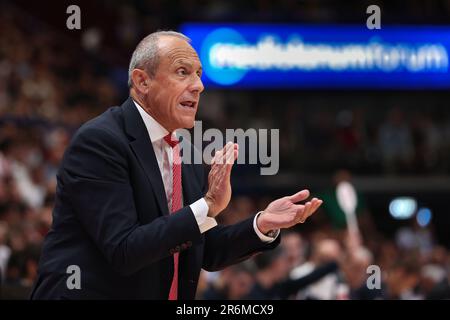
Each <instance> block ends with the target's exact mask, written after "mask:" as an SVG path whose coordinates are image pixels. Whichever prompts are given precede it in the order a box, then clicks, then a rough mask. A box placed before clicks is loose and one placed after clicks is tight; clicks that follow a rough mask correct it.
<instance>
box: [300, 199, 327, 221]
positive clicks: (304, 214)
mask: <svg viewBox="0 0 450 320" xmlns="http://www.w3.org/2000/svg"><path fill="white" fill-rule="evenodd" d="M322 203H323V201H322V200H320V199H317V198H313V199H312V200H311V201H308V202H307V203H305V205H304V206H301V208H300V209H299V210H298V212H297V216H296V222H297V223H304V222H305V221H306V219H308V218H309V217H310V216H311V215H312V214H313V213H314V212H316V211H317V209H318V208H319V207H320V205H321V204H322Z"/></svg>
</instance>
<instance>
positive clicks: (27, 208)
mask: <svg viewBox="0 0 450 320" xmlns="http://www.w3.org/2000/svg"><path fill="white" fill-rule="evenodd" d="M99 2H100V3H102V4H103V5H104V6H109V5H108V4H107V3H106V2H102V1H99ZM284 2H285V4H286V6H282V8H290V7H289V6H294V7H295V6H296V4H295V3H303V2H302V1H300V2H295V1H284ZM121 3H122V4H123V6H124V7H123V8H125V9H123V8H122V7H120V6H119V7H118V8H122V9H123V10H122V9H120V10H118V11H117V12H116V14H117V15H119V16H120V17H121V18H120V19H119V20H118V23H117V25H118V26H121V29H120V30H121V32H117V33H116V37H117V41H118V42H117V43H119V44H121V47H122V48H127V49H124V51H126V50H129V51H127V52H126V55H125V56H126V57H128V56H129V53H130V52H131V50H132V49H131V48H132V46H133V45H135V44H136V42H137V41H138V40H139V39H138V38H136V35H137V34H140V33H142V32H147V31H148V32H150V31H153V30H154V28H156V27H155V26H159V25H168V26H171V27H176V25H173V24H175V23H177V22H178V21H179V20H180V19H181V18H180V15H177V14H173V15H172V16H171V15H168V16H171V17H173V19H174V20H173V21H166V22H165V21H161V19H164V18H163V17H164V16H165V15H163V14H161V15H158V14H157V13H158V10H160V11H161V12H164V10H166V9H165V5H163V4H162V3H163V2H162V1H156V2H155V3H159V5H154V6H152V7H151V8H150V7H148V6H147V5H146V2H144V1H135V3H136V5H138V7H137V8H139V5H140V6H141V7H144V8H147V9H148V10H149V12H150V13H152V15H150V16H151V17H155V18H154V19H150V18H148V19H143V20H142V21H143V22H142V24H137V21H141V20H140V19H137V18H136V17H137V15H138V13H137V10H136V9H132V7H131V6H127V5H126V4H125V1H122V2H121ZM189 3H191V1H180V6H181V7H179V8H178V10H182V11H179V12H183V14H186V15H187V16H190V17H191V18H190V19H191V20H194V19H199V20H202V19H203V20H205V19H206V20H207V19H209V20H212V21H215V19H216V20H220V19H225V18H227V14H231V13H233V12H236V10H235V9H236V8H234V7H233V6H234V5H231V2H228V1H216V2H214V5H208V6H207V8H206V7H202V8H203V9H204V10H193V9H192V8H196V6H194V5H192V6H189V5H188V4H189ZM240 3H241V5H242V6H244V7H247V6H248V4H247V2H245V5H244V2H240ZM255 3H256V4H257V6H256V7H257V8H258V10H255V11H254V12H255V19H262V21H264V15H265V14H268V12H270V13H271V16H272V17H273V15H272V14H273V11H272V9H273V8H274V7H273V3H272V2H270V1H262V0H261V1H255ZM305 3H306V7H307V8H308V9H307V11H306V13H305V11H302V10H299V9H298V10H288V12H289V14H290V15H286V14H287V13H286V12H284V11H283V10H280V11H279V12H275V14H277V15H278V16H279V17H280V19H281V17H283V19H285V18H286V19H288V20H289V17H291V18H290V19H297V18H298V17H297V16H296V15H295V14H298V15H300V16H301V15H304V16H305V17H310V18H311V19H312V17H319V16H321V15H331V14H333V13H335V12H336V11H334V10H335V9H333V8H334V7H333V6H332V7H333V8H331V7H330V8H331V9H330V10H318V7H317V6H318V2H317V1H306V2H305ZM439 3H440V4H441V5H440V6H438V7H439V8H444V9H445V10H449V7H450V6H449V3H448V1H447V2H446V1H441V2H439ZM0 6H1V10H0V275H1V276H0V280H1V282H0V284H1V286H0V290H1V291H0V297H1V298H18V299H22V298H27V296H28V294H29V291H30V287H31V285H32V283H33V281H34V280H35V277H36V270H37V264H38V260H39V254H40V248H41V245H42V241H43V239H44V237H45V235H46V233H47V231H48V230H49V228H50V226H51V221H52V209H53V206H54V193H55V184H56V172H57V169H58V165H59V163H60V161H61V159H62V156H63V153H64V150H65V148H66V147H67V145H68V143H69V142H70V138H71V136H72V134H73V133H74V131H75V130H76V129H77V128H78V127H79V126H80V125H81V124H82V123H83V122H85V121H86V120H88V119H90V118H92V117H94V116H95V115H97V114H99V113H101V112H102V111H104V110H105V109H106V108H107V107H109V106H112V105H117V104H119V103H121V101H122V100H123V99H124V98H125V97H126V92H127V91H126V89H127V88H126V85H125V83H126V70H127V65H126V63H127V62H125V65H121V64H117V63H114V61H110V60H109V59H105V58H104V57H103V55H102V54H100V52H99V50H91V49H92V48H95V47H96V43H97V42H96V40H95V39H97V40H98V34H97V36H96V34H95V33H91V34H88V35H87V37H86V38H84V42H83V47H84V49H81V48H80V46H79V45H77V44H76V43H74V42H73V40H70V39H67V38H66V37H64V36H62V35H61V34H60V33H58V32H55V30H54V29H53V28H51V27H49V26H47V25H45V24H43V23H42V21H40V20H39V19H37V20H36V19H33V18H32V17H31V18H30V16H26V15H21V14H19V13H18V11H17V7H8V5H7V4H1V5H0ZM417 6H419V5H417ZM250 7H251V6H250ZM250 7H249V8H250ZM197 8H198V7H197ZM301 8H303V7H301ZM327 8H328V7H327ZM110 10H112V9H111V8H110ZM336 10H338V9H336ZM445 10H444V12H445ZM139 12H145V10H143V11H139ZM155 12H156V13H155ZM252 12H253V10H252ZM439 12H441V11H439ZM447 12H448V11H447ZM439 14H440V13H439ZM177 19H178V20H177ZM318 19H319V18H318ZM288 20H286V21H288ZM137 29H139V30H137ZM122 44H123V46H122ZM127 44H128V46H127ZM97 49H98V48H97ZM119 51H120V50H119ZM113 60H114V59H113ZM123 60H125V61H126V60H127V59H122V62H123ZM124 79H125V80H124ZM368 95H372V97H373V99H370V100H373V101H367V100H368V99H367V98H366V99H363V98H362V97H363V94H360V95H359V98H357V99H355V98H354V96H353V95H351V94H348V95H345V94H344V95H342V94H336V93H329V96H323V95H322V94H318V93H317V92H315V93H304V94H303V93H299V92H289V94H286V92H251V91H237V92H233V93H232V94H230V92H225V91H220V90H215V91H212V90H211V91H208V90H207V92H205V93H204V96H203V97H202V102H201V105H200V110H199V119H201V120H203V121H204V123H205V124H204V128H208V127H214V128H219V129H225V128H244V129H246V128H256V129H258V128H280V157H281V159H280V163H281V171H284V172H304V171H307V172H308V173H313V174H316V175H322V176H328V175H329V174H331V173H333V172H334V171H335V170H336V169H337V168H339V167H344V168H347V169H349V170H350V171H351V172H353V173H357V174H374V175H380V174H382V175H388V174H391V175H401V174H444V175H445V174H447V175H448V174H449V173H450V161H449V157H450V116H449V111H447V110H446V106H445V102H443V101H442V99H441V96H438V98H434V96H433V95H427V94H424V95H425V96H426V98H425V101H420V100H418V99H416V97H414V96H412V97H407V96H405V93H398V94H397V95H396V94H394V93H393V94H390V95H389V98H388V99H383V98H382V97H378V93H368ZM279 106H281V107H279ZM424 106H425V107H426V108H424ZM240 172H241V171H240ZM244 173H245V172H244ZM270 200H271V198H270V197H269V196H267V195H265V194H261V195H259V196H251V197H250V196H248V195H247V196H246V195H239V194H236V197H234V198H233V201H232V202H231V203H230V205H229V207H228V208H227V210H226V212H224V213H223V214H222V215H221V217H222V220H223V221H222V222H223V223H225V224H227V223H233V222H236V221H239V220H241V219H243V218H245V217H247V216H248V215H249V214H251V213H255V212H257V210H258V209H262V208H264V207H265V206H266V205H267V203H268V202H269V201H270ZM366 211H367V212H365V213H363V214H361V216H360V222H361V224H362V233H361V237H357V236H354V235H353V236H349V235H348V234H347V233H346V231H345V226H344V227H343V226H342V224H340V223H338V222H337V220H336V219H338V218H336V217H337V216H339V214H338V215H337V216H336V215H334V214H333V209H332V208H327V207H324V208H323V209H322V210H321V211H320V212H318V213H317V214H316V216H315V217H313V219H312V220H311V221H308V223H307V224H305V226H302V227H300V228H296V229H293V230H290V231H289V232H287V233H285V234H283V237H282V245H281V247H280V248H279V249H277V250H275V251H273V252H270V253H264V254H262V255H258V256H255V257H254V258H253V259H251V260H250V261H248V262H245V263H243V264H240V265H236V266H233V267H230V268H228V269H226V270H224V271H221V272H218V273H206V272H204V273H202V281H201V283H200V287H199V298H202V299H217V298H221V299H222V298H223V299H243V298H248V299H261V298H264V299H377V298H380V299H425V298H447V299H448V298H450V295H449V285H448V279H449V271H450V255H449V252H448V250H446V249H445V248H444V247H442V246H440V245H439V244H437V243H436V241H435V239H434V238H433V232H432V230H431V229H423V228H419V227H418V226H417V225H414V224H412V225H411V226H408V227H407V228H405V229H403V230H399V231H398V234H397V236H396V237H394V238H388V237H385V236H384V235H382V234H380V233H379V232H378V231H377V230H376V227H375V226H374V224H373V223H371V213H370V210H369V208H367V210H366ZM340 214H342V213H340ZM341 218H342V216H341ZM369 265H377V266H379V268H380V270H381V278H380V279H381V280H380V281H381V283H380V286H379V289H376V288H375V289H374V290H369V289H368V288H367V285H366V281H367V278H368V276H369V275H370V274H368V273H367V267H368V266H369ZM375 282H376V281H375Z"/></svg>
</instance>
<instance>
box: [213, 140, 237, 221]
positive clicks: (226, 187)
mask: <svg viewBox="0 0 450 320" xmlns="http://www.w3.org/2000/svg"><path fill="white" fill-rule="evenodd" d="M238 154H239V145H238V144H237V143H232V142H228V143H227V144H226V145H225V146H224V147H223V149H221V150H219V151H217V152H216V154H215V155H214V158H213V159H212V161H211V170H210V172H209V175H208V192H207V193H206V195H205V200H206V203H207V204H208V207H209V211H208V216H209V217H213V218H214V217H215V216H217V215H218V214H219V213H220V212H221V211H222V210H223V209H225V208H226V207H227V206H228V203H229V202H230V200H231V182H230V177H231V168H232V167H233V163H234V161H235V160H236V159H237V157H238Z"/></svg>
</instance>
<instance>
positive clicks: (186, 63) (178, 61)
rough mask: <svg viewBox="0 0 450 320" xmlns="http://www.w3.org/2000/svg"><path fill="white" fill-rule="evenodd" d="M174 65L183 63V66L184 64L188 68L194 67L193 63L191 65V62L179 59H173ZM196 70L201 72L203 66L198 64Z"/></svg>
mask: <svg viewBox="0 0 450 320" xmlns="http://www.w3.org/2000/svg"><path fill="white" fill-rule="evenodd" d="M175 65H183V66H185V67H189V68H190V69H193V68H194V67H193V65H192V64H191V63H189V62H186V61H184V60H181V59H180V60H177V61H175ZM198 70H199V71H202V72H203V67H202V66H201V65H200V67H199V68H198Z"/></svg>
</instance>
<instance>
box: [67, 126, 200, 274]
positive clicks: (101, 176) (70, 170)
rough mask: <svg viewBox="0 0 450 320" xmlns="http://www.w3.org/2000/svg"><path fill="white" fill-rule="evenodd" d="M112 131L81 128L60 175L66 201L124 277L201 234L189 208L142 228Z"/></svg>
mask: <svg viewBox="0 0 450 320" xmlns="http://www.w3.org/2000/svg"><path fill="white" fill-rule="evenodd" d="M127 147H128V146H127V145H126V144H125V143H124V142H120V139H118V138H117V137H115V135H114V134H113V133H112V132H109V131H108V130H106V129H99V128H92V127H91V128H84V129H81V130H80V132H79V133H78V134H77V135H76V136H75V137H74V140H73V141H72V143H71V145H70V147H69V148H68V150H67V151H66V154H65V156H64V160H63V165H62V168H61V172H60V176H61V177H60V178H61V179H60V180H61V182H62V190H63V193H64V196H65V197H67V200H68V201H69V203H70V204H71V207H72V209H73V211H74V213H75V216H76V218H77V219H78V220H79V221H80V223H81V224H82V226H83V227H84V229H85V230H86V232H87V234H88V235H89V237H90V238H91V239H92V240H93V241H94V242H95V244H96V245H97V247H98V248H99V249H100V251H101V252H102V254H103V255H104V256H105V258H106V259H107V261H108V262H109V263H110V264H111V266H112V267H113V268H114V269H115V270H116V271H117V272H119V273H120V274H122V275H130V274H132V273H134V272H136V271H138V270H140V269H141V268H143V267H145V266H147V265H149V264H152V263H154V262H156V261H158V260H160V259H163V258H166V257H168V256H170V255H172V254H173V252H171V250H172V248H175V247H176V246H177V245H179V244H180V243H183V242H186V241H187V240H191V241H193V242H197V241H200V239H201V234H200V232H199V229H198V225H197V222H196V220H195V217H194V215H193V213H192V211H191V209H190V208H189V206H186V207H184V208H182V209H181V210H180V211H179V213H180V214H172V215H170V216H161V217H158V218H156V219H154V220H153V221H152V222H151V223H149V224H146V225H140V223H139V221H138V217H137V213H136V208H135V206H134V198H133V189H132V187H131V184H130V178H129V168H128V162H127V156H128V153H127V150H126V149H125V148H127Z"/></svg>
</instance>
